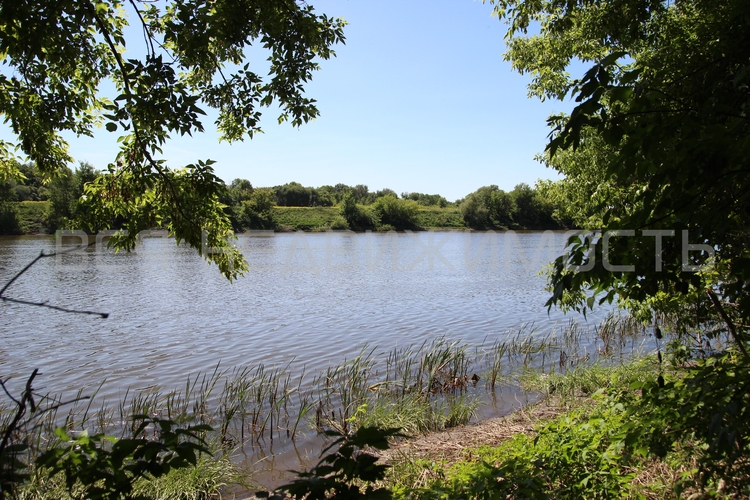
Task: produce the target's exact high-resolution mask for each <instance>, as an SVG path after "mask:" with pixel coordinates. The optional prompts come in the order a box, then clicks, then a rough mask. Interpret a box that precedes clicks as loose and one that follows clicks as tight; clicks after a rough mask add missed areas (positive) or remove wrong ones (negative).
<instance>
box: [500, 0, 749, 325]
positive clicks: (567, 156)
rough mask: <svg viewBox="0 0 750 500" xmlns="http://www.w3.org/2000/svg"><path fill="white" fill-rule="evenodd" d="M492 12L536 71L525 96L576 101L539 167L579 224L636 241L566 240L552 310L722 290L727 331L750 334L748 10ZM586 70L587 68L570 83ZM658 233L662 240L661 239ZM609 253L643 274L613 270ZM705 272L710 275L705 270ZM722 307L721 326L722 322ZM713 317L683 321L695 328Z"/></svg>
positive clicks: (506, 5)
mask: <svg viewBox="0 0 750 500" xmlns="http://www.w3.org/2000/svg"><path fill="white" fill-rule="evenodd" d="M493 3H494V4H495V7H496V11H497V13H498V14H499V15H500V17H502V18H504V19H505V20H506V21H507V23H508V26H509V29H508V33H507V35H506V41H507V43H508V52H507V53H506V58H507V59H508V60H510V61H511V62H512V64H513V66H514V67H515V69H517V70H518V71H520V72H522V73H528V74H529V75H530V76H531V78H532V83H531V84H530V87H529V93H530V94H531V95H535V96H538V97H540V98H543V99H545V98H562V97H563V96H570V97H572V98H573V99H574V100H575V102H576V106H575V108H574V109H573V111H572V112H571V114H570V115H568V116H565V115H560V116H554V117H551V118H550V125H551V126H552V133H551V135H550V141H549V143H548V145H547V149H546V151H545V154H544V156H543V158H542V159H543V161H544V162H545V163H547V164H548V165H549V166H551V167H553V168H555V169H557V170H558V171H559V172H561V173H562V174H564V175H565V176H566V179H565V180H564V181H563V186H564V191H565V192H566V194H567V195H568V199H569V200H570V202H571V212H577V213H575V214H574V215H575V217H574V218H575V219H576V220H577V221H579V222H580V223H582V224H585V225H587V226H589V228H590V229H594V228H595V229H602V230H603V231H618V230H620V231H625V230H632V231H634V232H635V234H634V235H633V236H628V237H627V238H626V237H622V238H613V239H612V240H610V247H609V249H608V251H607V255H604V254H603V242H602V238H598V239H596V238H595V239H593V240H590V241H588V242H584V241H580V240H576V241H572V242H571V246H570V247H569V250H570V251H569V253H568V254H567V255H566V256H562V257H560V258H559V259H558V260H557V261H556V262H555V263H554V266H553V269H552V273H551V280H552V281H551V285H552V288H553V290H554V295H553V297H552V299H551V300H550V304H560V303H565V302H566V300H567V299H566V297H569V298H574V297H579V298H582V303H580V307H581V308H586V307H590V306H591V305H592V304H593V303H594V299H593V297H594V296H597V295H598V298H600V299H604V300H609V301H611V300H613V299H614V298H615V297H619V299H623V300H626V301H628V302H629V303H630V305H631V306H632V305H637V304H641V305H643V304H646V305H649V306H653V307H654V308H655V309H659V307H658V306H657V303H656V302H657V301H658V300H661V299H660V297H670V296H675V295H676V296H680V295H683V296H687V295H688V294H693V295H695V296H696V298H697V297H698V296H700V297H702V298H701V300H700V301H698V300H697V299H696V300H695V301H693V300H691V301H690V302H691V304H694V305H695V304H698V303H699V302H700V303H708V304H709V306H710V305H711V304H714V305H715V304H716V302H714V301H713V300H712V299H711V293H715V294H716V296H717V297H718V298H719V299H720V304H719V306H720V308H721V309H727V312H728V313H730V315H735V316H736V317H735V318H733V319H732V322H735V323H736V322H739V323H742V324H745V325H747V322H746V321H744V320H742V319H741V318H747V317H748V316H750V289H748V286H747V283H748V282H750V264H748V262H750V261H749V260H748V258H747V257H748V255H747V250H746V249H747V248H748V241H750V226H749V225H748V216H747V214H748V213H749V212H750V189H749V188H750V182H749V181H748V176H747V172H748V161H749V160H748V159H749V158H750V120H748V112H750V64H749V63H748V61H749V60H750V3H748V2H746V1H744V0H720V1H715V0H711V1H707V0H677V1H673V2H661V1H656V0H618V1H608V2H591V1H588V0H573V1H570V0H546V1H540V2H526V1H518V0H498V1H496V2H493ZM536 26H539V30H538V32H537V33H535V34H529V32H530V31H531V30H532V29H534V28H535V27H536ZM579 62H583V63H585V64H587V65H589V69H588V70H586V71H584V72H583V73H582V75H581V76H580V77H579V78H574V77H572V76H571V75H570V74H569V73H568V71H571V72H572V71H574V70H575V68H576V64H577V63H579ZM591 225H596V227H592V226H591ZM644 230H645V231H646V232H645V233H644ZM654 231H665V233H662V234H664V236H663V237H661V236H660V237H659V238H661V239H660V240H659V241H658V242H657V237H655V236H654ZM670 231H674V234H672V235H670V233H669V232H670ZM683 231H687V233H683ZM683 234H687V240H688V244H689V245H693V246H692V247H688V246H687V245H686V244H685V242H683V240H682V235H683ZM698 245H700V248H703V249H706V248H710V249H712V250H713V252H714V255H713V258H712V259H711V258H710V257H711V255H710V254H711V252H707V251H703V252H701V251H698V250H695V249H696V248H699V247H698ZM691 248H692V249H693V250H691ZM686 249H687V250H688V251H687V255H686ZM604 258H608V261H609V262H611V263H613V264H616V265H618V266H634V267H635V270H634V272H619V271H614V272H612V271H611V270H609V269H606V266H604V262H603V259H604ZM594 259H595V261H594ZM589 262H590V263H591V264H592V265H591V266H590V268H589V269H588V270H585V271H584V270H581V269H580V268H579V270H578V271H576V272H572V270H571V265H572V266H581V265H583V264H587V263H589ZM704 264H710V265H712V266H713V268H712V270H711V271H706V272H704V273H702V274H701V273H697V272H696V271H695V270H696V269H697V268H700V267H703V265H704ZM706 269H708V267H706ZM706 290H708V291H709V293H708V294H707V293H706ZM709 299H711V300H710V301H709ZM691 307H692V306H691ZM720 308H718V307H714V309H715V310H714V312H713V313H712V314H713V317H714V319H716V320H718V321H720V322H725V320H724V319H722V316H721V314H720V312H721V310H720ZM705 311H706V308H704V307H702V306H701V307H693V308H692V312H691V314H690V315H688V316H689V318H688V316H685V315H684V314H683V318H685V319H689V320H690V321H691V322H693V323H694V324H695V323H700V322H702V321H705V320H706V317H705V316H701V315H702V314H703V312H705ZM662 312H664V311H662ZM672 312H674V310H672ZM725 316H726V315H725ZM727 317H728V316H727ZM728 328H730V329H731V327H728ZM745 329H746V328H745Z"/></svg>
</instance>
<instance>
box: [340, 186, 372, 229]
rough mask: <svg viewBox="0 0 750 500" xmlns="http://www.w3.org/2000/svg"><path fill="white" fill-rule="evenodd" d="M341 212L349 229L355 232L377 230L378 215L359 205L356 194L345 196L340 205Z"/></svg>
mask: <svg viewBox="0 0 750 500" xmlns="http://www.w3.org/2000/svg"><path fill="white" fill-rule="evenodd" d="M339 212H340V213H341V216H342V217H343V218H344V219H346V223H347V224H348V225H349V228H350V229H352V230H354V231H365V230H367V229H375V226H376V225H377V223H378V219H377V216H376V214H374V213H372V212H371V211H370V210H369V208H368V207H364V206H362V205H358V204H357V202H356V199H355V194H354V192H346V194H344V197H343V199H342V200H341V203H340V204H339Z"/></svg>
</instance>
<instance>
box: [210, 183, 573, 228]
mask: <svg viewBox="0 0 750 500" xmlns="http://www.w3.org/2000/svg"><path fill="white" fill-rule="evenodd" d="M222 202H223V203H224V204H225V205H227V212H228V215H229V216H230V218H231V219H232V223H233V224H234V226H235V229H237V230H242V229H272V228H274V221H273V217H272V213H271V209H272V208H273V207H274V206H277V207H333V206H336V207H339V213H340V216H341V220H338V221H336V223H334V224H333V226H336V227H333V228H334V229H354V230H366V229H380V230H385V229H391V228H392V229H418V228H419V224H418V223H417V222H418V213H419V210H420V209H423V208H425V207H433V208H453V209H458V210H459V211H460V213H461V216H462V218H463V221H464V225H465V226H466V227H469V228H472V229H563V228H568V227H571V225H572V221H571V220H570V218H569V217H566V216H564V215H561V214H565V213H567V212H566V210H564V208H565V207H564V206H562V204H564V202H565V200H564V199H563V198H561V197H560V196H559V190H558V189H557V185H556V183H553V182H551V181H539V182H538V183H537V185H536V186H535V187H531V186H529V185H528V184H518V185H517V186H516V187H515V188H514V189H513V190H512V191H508V192H506V191H503V190H502V189H500V188H498V186H496V185H491V186H484V187H481V188H479V189H477V190H476V191H474V192H473V193H470V194H468V195H467V196H466V197H465V198H462V199H460V200H456V201H455V202H449V201H448V200H446V199H445V198H444V197H443V196H441V195H439V194H425V193H401V196H400V197H399V195H398V194H396V192H395V191H394V190H392V189H387V188H386V189H382V190H380V191H375V192H371V191H370V190H369V188H368V187H367V186H365V185H363V184H358V185H356V186H348V185H346V184H336V185H335V186H329V185H327V186H321V187H318V188H315V187H305V186H303V185H302V184H300V183H298V182H290V183H288V184H284V185H282V186H274V187H270V188H268V187H266V188H253V185H252V184H251V182H250V181H248V180H245V179H235V180H234V181H232V183H231V184H229V185H228V186H227V191H226V195H225V198H224V199H223V200H222Z"/></svg>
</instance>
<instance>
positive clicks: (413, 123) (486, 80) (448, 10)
mask: <svg viewBox="0 0 750 500" xmlns="http://www.w3.org/2000/svg"><path fill="white" fill-rule="evenodd" d="M309 3H310V4H311V5H313V6H314V7H315V9H316V10H317V11H318V12H324V13H326V14H328V15H331V16H337V17H338V16H340V17H343V18H345V19H346V20H347V21H348V22H349V25H348V26H347V27H346V30H345V34H346V40H347V41H346V45H339V46H338V47H337V48H336V52H337V54H338V57H336V58H333V59H331V60H328V61H322V63H321V65H322V69H321V71H319V72H317V73H316V74H315V75H314V80H313V82H312V83H311V84H309V85H308V86H307V87H306V88H307V92H308V95H309V96H310V97H313V98H315V99H317V101H318V105H319V109H320V112H321V116H320V117H319V118H318V119H317V120H316V121H314V122H311V123H308V124H306V125H303V126H302V127H301V128H299V129H295V128H293V127H292V126H291V125H290V124H288V123H287V124H282V125H277V123H276V113H275V111H274V110H272V109H271V110H267V112H266V113H265V115H264V119H263V122H262V125H263V128H264V131H265V134H262V135H258V136H256V137H255V138H254V139H252V140H250V139H247V140H246V141H245V142H242V143H235V144H231V145H230V144H226V143H221V144H219V143H218V142H217V136H216V134H215V133H214V132H213V130H214V127H213V123H212V122H209V123H207V124H206V125H207V126H206V129H207V130H208V132H207V133H206V134H203V135H202V136H196V137H193V138H187V139H182V138H179V139H177V140H174V141H173V142H171V143H170V144H169V145H168V146H167V147H166V148H165V157H166V158H168V160H169V163H170V166H173V167H178V166H180V165H184V164H187V163H192V162H194V161H196V160H197V159H208V158H210V159H213V160H216V161H217V164H216V165H215V168H216V172H217V174H218V175H219V176H220V177H221V178H223V179H224V180H225V181H227V182H229V181H231V180H232V179H234V178H236V177H242V178H246V179H249V180H250V181H251V182H252V183H253V185H254V186H272V185H277V184H283V183H286V182H290V181H297V182H300V183H302V184H304V185H306V186H321V185H324V184H336V183H338V182H343V183H345V184H351V185H353V184H366V185H368V186H369V188H370V190H371V191H375V190H378V189H382V188H385V187H388V188H391V189H393V190H395V191H396V192H398V193H401V192H404V191H419V192H426V193H431V194H432V193H439V194H442V195H443V196H445V197H446V198H448V199H449V200H455V199H457V198H461V197H463V196H465V195H466V194H468V193H470V192H472V191H474V190H476V189H477V188H479V187H480V186H483V185H488V184H497V185H498V186H500V188H502V189H506V190H510V189H512V188H513V186H515V185H516V184H518V183H520V182H526V183H528V184H533V183H534V182H535V181H536V180H537V179H539V178H556V174H555V173H554V172H553V171H551V170H548V169H546V168H544V167H543V166H542V165H540V164H538V163H537V162H535V161H534V159H533V157H534V155H535V154H536V153H537V152H540V151H542V150H543V149H544V145H545V144H546V136H547V133H548V129H547V126H546V122H545V120H546V118H547V116H548V115H549V114H551V113H552V112H553V111H554V112H559V111H567V110H569V109H570V106H569V105H568V104H567V103H566V104H563V103H560V102H546V103H541V102H539V101H538V100H536V99H529V98H527V97H526V84H527V83H528V76H521V75H518V74H517V73H515V72H513V71H512V70H511V67H510V64H509V63H507V62H505V61H503V58H502V54H503V52H504V51H505V46H504V43H503V35H504V33H505V25H504V24H503V23H501V22H500V21H498V19H497V18H495V17H492V16H491V13H492V7H491V6H490V5H484V4H482V3H481V2H479V1H472V0H398V1H396V0H377V1H375V0H310V1H309ZM6 130H7V129H6ZM117 135H119V134H118V133H115V134H110V133H108V132H106V131H104V130H101V131H100V132H99V133H98V135H97V137H96V139H95V140H91V139H75V138H71V137H69V136H66V137H67V138H68V139H69V140H70V142H71V146H72V154H73V157H74V158H75V159H76V160H77V161H79V160H85V161H89V162H90V163H92V164H93V165H94V166H95V167H97V168H104V167H105V166H106V165H107V163H109V162H111V161H112V160H113V159H114V157H115V155H116V145H115V143H114V139H115V138H116V136H117ZM2 136H3V137H7V138H9V139H10V137H8V135H7V132H5V133H2Z"/></svg>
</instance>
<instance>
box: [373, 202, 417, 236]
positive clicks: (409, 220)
mask: <svg viewBox="0 0 750 500" xmlns="http://www.w3.org/2000/svg"><path fill="white" fill-rule="evenodd" d="M373 210H374V211H375V213H376V214H378V217H379V219H380V222H381V223H382V224H389V225H391V226H393V227H395V228H396V229H413V228H416V227H417V214H418V213H419V205H418V204H417V202H416V201H414V200H401V199H399V198H396V197H395V196H392V195H388V196H383V197H381V198H378V199H377V200H375V203H374V204H373Z"/></svg>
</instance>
